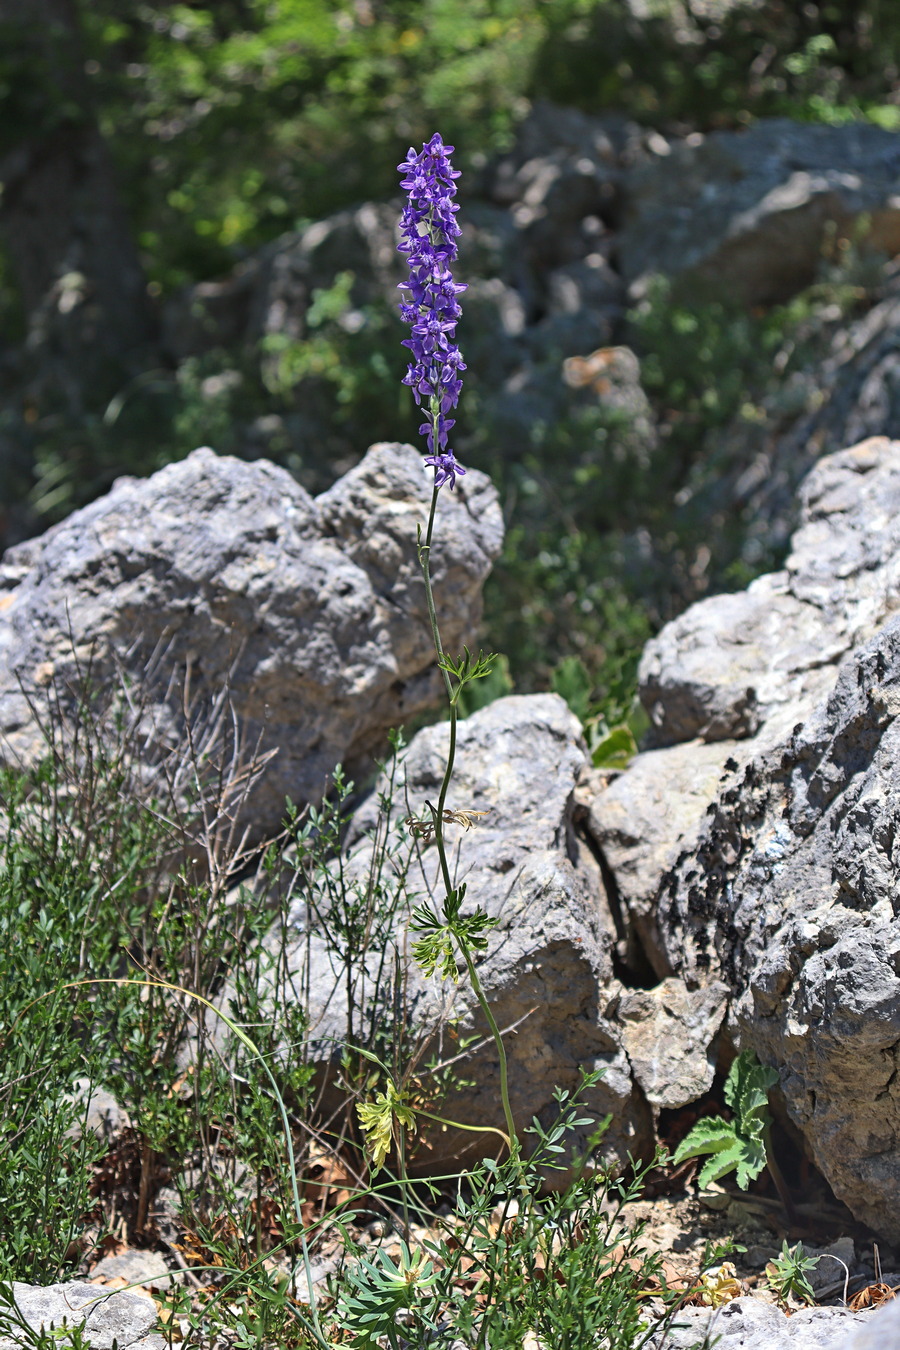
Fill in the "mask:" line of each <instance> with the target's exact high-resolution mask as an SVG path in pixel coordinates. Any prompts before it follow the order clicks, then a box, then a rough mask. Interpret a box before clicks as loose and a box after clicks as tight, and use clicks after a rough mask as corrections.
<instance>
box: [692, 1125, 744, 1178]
mask: <svg viewBox="0 0 900 1350" xmlns="http://www.w3.org/2000/svg"><path fill="white" fill-rule="evenodd" d="M741 1151H742V1144H741V1140H740V1139H737V1138H735V1136H734V1135H732V1137H731V1147H730V1148H726V1149H723V1150H722V1151H721V1152H718V1153H714V1154H713V1155H712V1157H711V1158H709V1159H708V1161H707V1162H705V1163H704V1164H703V1167H702V1168H701V1171H700V1175H699V1177H698V1178H697V1180H698V1181H699V1183H700V1185H701V1186H709V1185H711V1184H712V1182H714V1181H718V1180H719V1178H720V1177H727V1176H728V1173H729V1172H733V1171H734V1169H735V1168H736V1167H738V1166H740V1160H741Z"/></svg>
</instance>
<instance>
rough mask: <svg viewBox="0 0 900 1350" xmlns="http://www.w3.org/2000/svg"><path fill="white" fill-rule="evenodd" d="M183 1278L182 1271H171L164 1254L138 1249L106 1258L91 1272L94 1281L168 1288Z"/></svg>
mask: <svg viewBox="0 0 900 1350" xmlns="http://www.w3.org/2000/svg"><path fill="white" fill-rule="evenodd" d="M180 1278H181V1272H180V1271H173V1270H171V1269H170V1267H169V1264H168V1262H167V1261H166V1258H165V1257H164V1256H163V1254H162V1252H145V1251H138V1250H137V1249H136V1248H135V1249H132V1250H130V1251H127V1252H120V1253H119V1255H118V1256H104V1258H103V1260H102V1261H98V1262H97V1264H96V1265H95V1266H94V1267H93V1268H92V1270H91V1279H92V1280H103V1281H106V1282H107V1283H109V1282H111V1281H113V1280H124V1281H125V1282H126V1284H142V1285H151V1286H153V1287H154V1288H156V1287H160V1288H163V1289H165V1288H167V1287H168V1285H169V1284H170V1283H171V1281H172V1280H179V1279H180Z"/></svg>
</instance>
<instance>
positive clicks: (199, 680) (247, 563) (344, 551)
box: [0, 444, 502, 832]
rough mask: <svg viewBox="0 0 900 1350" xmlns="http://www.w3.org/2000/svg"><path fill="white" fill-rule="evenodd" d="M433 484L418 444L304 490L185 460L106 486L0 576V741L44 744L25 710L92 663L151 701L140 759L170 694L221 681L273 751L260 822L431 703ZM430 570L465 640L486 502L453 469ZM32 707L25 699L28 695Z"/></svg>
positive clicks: (9, 747)
mask: <svg viewBox="0 0 900 1350" xmlns="http://www.w3.org/2000/svg"><path fill="white" fill-rule="evenodd" d="M430 497H431V489H430V482H429V475H428V473H427V471H426V470H425V469H424V468H423V466H422V458H421V455H420V454H419V453H417V452H416V451H414V450H413V449H412V447H410V446H400V445H390V444H382V445H378V446H375V447H373V448H372V449H371V450H370V451H369V453H368V454H367V455H366V457H365V459H364V460H363V461H362V462H361V463H360V464H359V465H358V466H357V467H356V468H355V469H354V470H353V471H352V472H351V473H350V474H348V475H347V476H346V477H344V478H343V479H340V480H338V482H337V483H335V485H334V486H333V487H332V488H331V489H329V491H327V492H325V493H323V494H322V496H321V497H319V498H317V499H313V498H312V497H310V496H309V495H308V494H307V493H306V492H305V491H304V490H303V489H302V488H301V487H300V486H299V484H298V483H297V482H296V481H295V480H294V479H293V478H292V477H291V475H290V474H288V473H287V472H286V471H284V470H283V469H278V468H276V467H275V466H274V465H272V464H268V463H266V462H256V463H252V464H247V463H244V462H241V461H239V460H236V459H230V458H227V457H219V456H217V455H215V454H214V453H213V452H212V451H211V450H208V449H203V450H198V451H195V452H194V453H193V454H192V455H190V456H189V457H188V458H187V459H186V460H184V461H182V462H181V463H178V464H172V465H170V466H169V467H168V468H165V469H163V470H161V471H160V472H159V473H157V474H155V475H154V476H153V477H152V478H150V479H147V480H135V479H125V480H121V481H120V482H119V483H117V484H116V486H115V487H114V488H113V490H112V491H111V492H110V493H109V495H108V496H106V497H103V498H101V499H100V500H99V501H97V502H94V503H93V504H92V505H91V506H88V507H86V508H85V509H84V510H82V511H78V512H76V513H75V514H74V515H73V516H71V517H70V518H69V519H68V520H66V521H64V522H63V523H62V524H61V525H57V526H55V527H54V528H53V529H51V530H49V531H48V532H47V533H46V534H45V535H43V536H42V537H41V538H39V539H34V540H31V541H29V542H28V543H26V544H22V545H20V546H18V547H17V548H15V549H12V550H10V551H9V552H8V553H7V555H6V557H5V559H4V562H3V565H2V569H0V738H2V739H0V744H2V746H3V749H2V754H3V755H4V757H5V759H6V762H9V760H10V758H17V759H20V760H24V761H25V762H28V761H29V760H31V759H33V758H34V757H35V756H37V755H39V754H40V753H41V752H42V748H43V745H42V738H41V735H40V732H39V729H38V725H37V720H36V716H35V710H37V711H38V712H39V710H40V709H41V708H42V707H43V706H44V705H45V703H46V701H47V698H48V694H49V693H50V692H51V691H55V693H54V696H55V695H58V696H59V697H60V698H61V699H62V701H63V704H64V705H65V704H66V702H67V701H68V702H69V703H71V702H72V698H73V697H74V696H72V695H70V694H69V689H70V688H71V687H72V686H75V685H77V684H78V683H79V680H80V676H81V674H82V673H83V672H84V670H85V669H86V668H87V667H88V665H89V666H90V671H91V680H92V683H93V684H94V685H95V686H96V685H98V684H99V685H106V686H111V685H115V683H116V682H117V681H118V680H120V679H121V678H122V676H123V675H124V676H125V677H127V678H128V679H130V680H131V681H132V682H133V689H132V699H133V700H139V699H140V697H141V696H143V698H144V699H145V701H146V702H147V703H148V705H149V706H148V709H147V723H148V725H149V726H151V727H152V734H151V745H150V747H149V748H148V753H149V754H151V756H152V755H158V754H160V753H164V751H165V748H166V746H168V745H177V744H178V742H179V737H180V734H181V730H182V724H183V716H182V706H183V702H184V698H185V689H187V691H188V693H187V696H188V697H189V698H191V699H192V700H194V702H195V705H196V706H198V707H204V706H207V707H208V706H209V705H210V703H211V701H212V700H213V699H214V698H215V696H216V695H217V694H218V693H220V692H221V691H222V689H223V688H225V687H227V688H228V689H229V691H230V699H231V702H232V705H233V707H234V710H235V712H236V713H237V716H238V718H239V720H240V724H241V727H242V731H243V734H244V736H245V738H246V742H247V744H249V745H255V744H256V743H257V741H258V742H259V743H260V746H261V748H262V750H263V751H266V750H269V749H272V750H276V751H277V754H276V755H275V757H274V759H273V760H272V761H271V762H270V764H269V765H268V767H267V771H266V773H265V775H264V777H263V779H262V780H261V781H260V782H259V783H258V784H257V786H256V788H255V790H254V793H253V797H252V801H251V803H250V804H249V807H248V810H249V811H251V812H252V820H253V824H254V828H255V829H256V830H257V831H259V832H265V831H271V830H276V829H277V828H278V826H279V823H280V821H281V819H282V816H283V812H284V800H285V797H286V796H290V797H291V798H293V799H294V800H295V801H297V802H304V801H312V800H316V799H318V798H319V797H320V796H321V793H322V791H323V789H324V786H325V783H326V780H327V777H328V775H329V774H330V773H331V771H332V770H333V768H334V766H335V764H336V763H337V762H338V761H341V760H342V761H344V762H345V763H351V764H352V762H353V761H354V760H359V759H360V758H361V757H364V756H365V755H367V754H368V753H369V751H370V750H371V749H373V748H374V747H375V746H377V745H378V744H379V742H380V740H381V738H382V737H383V736H384V734H385V732H386V730H387V729H388V728H389V727H391V726H394V725H399V724H401V723H402V722H404V721H407V720H408V719H409V718H411V717H414V716H416V715H418V714H419V713H420V712H422V711H424V710H425V709H426V708H428V707H430V706H432V705H433V704H434V703H435V702H436V701H437V699H438V697H439V692H440V685H439V679H438V676H437V672H436V669H435V666H434V656H433V651H432V647H431V633H430V629H429V625H428V619H427V613H426V607H425V594H424V586H423V584H422V581H421V576H420V574H419V569H418V562H417V559H416V526H417V524H422V525H424V523H425V520H426V516H427V510H428V504H429V502H430ZM439 511H440V528H439V530H438V535H437V540H436V544H435V548H434V552H433V575H434V579H435V589H436V593H437V596H438V607H439V610H440V621H441V625H442V629H443V631H444V633H445V640H446V642H447V644H448V646H450V647H451V648H452V649H455V648H457V647H459V646H461V645H462V643H463V642H466V641H468V642H470V643H471V642H472V640H473V636H474V634H475V633H476V632H477V627H478V621H479V617H480V612H481V597H480V591H481V585H482V583H483V581H484V579H485V577H486V576H487V574H488V571H489V569H490V565H491V562H492V560H493V559H494V558H495V557H496V556H497V554H498V552H499V549H500V544H501V540H502V523H501V517H500V510H499V506H498V504H497V497H496V493H495V491H494V489H493V487H492V486H491V485H490V483H489V482H488V480H487V478H485V476H484V475H483V474H479V473H478V472H477V471H474V470H472V471H470V472H469V473H468V474H467V476H466V477H465V479H463V480H461V481H460V483H459V486H458V487H457V489H456V490H455V491H454V492H450V491H447V492H444V493H443V494H442V496H441V501H440V507H439ZM30 705H31V706H30Z"/></svg>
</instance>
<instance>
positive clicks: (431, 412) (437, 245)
mask: <svg viewBox="0 0 900 1350" xmlns="http://www.w3.org/2000/svg"><path fill="white" fill-rule="evenodd" d="M452 153H453V146H452V145H444V143H443V141H442V140H441V137H440V136H439V135H438V134H435V135H434V136H432V138H431V140H430V141H428V142H427V143H426V144H424V145H423V146H422V150H421V153H419V154H416V152H415V150H414V149H410V150H409V152H408V154H407V156H406V159H405V160H404V161H403V163H402V164H400V165H399V166H398V167H399V169H400V172H401V174H402V176H403V177H402V183H401V185H402V187H403V188H404V189H405V190H406V192H407V194H408V195H407V203H406V206H405V207H404V210H403V214H402V216H401V219H400V231H401V240H400V244H399V248H400V251H401V252H402V253H405V254H406V255H407V259H408V263H409V280H408V281H406V282H405V283H403V285H402V287H401V289H402V290H404V291H407V292H408V293H409V299H404V300H403V301H402V303H401V305H400V313H401V315H402V316H403V318H404V320H405V321H406V322H407V323H408V324H409V326H410V336H409V337H408V338H407V339H406V340H405V342H404V344H403V345H404V346H405V347H408V348H409V350H410V353H411V355H412V358H413V359H412V360H411V361H410V363H409V368H408V370H407V373H406V375H405V376H404V379H403V383H404V384H406V385H408V386H409V387H410V389H412V391H413V397H414V398H415V400H416V403H417V405H418V406H419V407H420V408H421V409H422V411H423V413H424V414H425V420H424V421H423V423H422V425H421V426H420V428H419V431H420V432H421V434H422V435H423V436H425V438H426V442H427V446H428V452H429V453H428V454H427V456H426V457H425V463H426V465H428V466H429V467H430V468H432V469H433V470H434V487H433V490H432V494H431V509H430V511H429V513H428V524H427V527H426V529H425V534H424V537H423V535H422V531H421V528H420V529H419V535H418V541H417V542H418V552H419V563H420V564H421V567H422V575H423V578H424V581H425V595H426V600H427V604H428V616H429V619H430V621H431V632H432V636H433V638H434V650H435V654H436V656H437V663H438V666H439V668H440V670H441V673H442V675H443V679H444V687H445V689H446V693H447V701H448V703H449V707H450V745H449V750H448V753H447V765H446V769H445V771H444V778H443V781H442V783H441V787H440V793H439V795H438V801H437V805H436V806H435V805H433V804H432V803H428V810H429V812H430V819H426V820H425V821H421V822H414V824H413V828H416V829H417V830H418V832H419V833H420V834H421V833H424V834H426V835H427V836H429V837H430V835H432V834H433V835H434V839H435V843H436V845H437V851H438V857H439V859H440V869H441V879H442V881H443V888H444V899H443V902H442V905H441V906H440V910H439V912H438V911H437V910H435V909H434V908H432V907H431V906H430V905H421V906H418V907H417V908H416V909H415V910H414V911H413V915H412V920H411V927H412V929H413V931H414V932H416V933H418V934H420V936H419V938H418V941H417V942H416V943H415V945H414V947H413V954H414V956H415V958H416V960H417V962H418V964H419V966H420V967H421V969H422V970H423V972H424V973H425V974H426V975H432V974H434V973H435V971H437V972H438V973H439V974H440V975H441V977H442V978H445V979H447V978H449V979H452V980H454V981H455V980H457V979H459V974H460V972H459V969H458V958H461V960H462V964H463V967H464V969H465V971H466V973H467V975H468V978H469V981H470V982H471V985H472V990H473V992H474V994H475V996H476V998H477V999H478V1002H479V1004H480V1006H481V1010H482V1012H483V1014H484V1017H485V1020H486V1021H487V1024H488V1026H489V1028H490V1031H491V1035H492V1036H493V1038H494V1042H495V1044H496V1048H497V1055H498V1058H499V1064H500V1095H501V1100H502V1103H503V1113H504V1116H505V1118H506V1129H507V1133H508V1136H509V1146H510V1150H511V1151H512V1152H513V1153H517V1152H518V1141H517V1137H516V1129H515V1124H514V1122H513V1115H512V1109H511V1107H510V1101H509V1083H508V1074H507V1064H506V1051H505V1049H504V1046H503V1039H502V1037H501V1035H500V1030H499V1028H498V1026H497V1023H496V1020H495V1018H494V1015H493V1013H492V1011H491V1008H490V1006H489V1004H488V1001H487V999H486V998H485V995H484V990H483V989H482V986H481V981H480V980H479V978H478V972H477V970H476V967H475V960H474V957H475V955H476V954H477V953H478V952H481V951H484V950H485V949H486V947H487V933H488V931H489V929H490V928H492V927H493V920H491V919H490V918H488V915H487V914H486V913H485V911H484V910H483V909H476V910H475V911H474V912H470V913H467V914H463V913H462V905H463V900H464V899H465V884H464V883H463V884H461V885H459V886H456V887H455V886H454V885H453V883H452V880H451V877H450V868H449V865H448V862H447V850H446V845H445V840H444V827H445V825H447V824H450V823H453V822H457V823H463V824H464V825H468V824H469V823H470V813H467V812H459V811H453V810H451V809H449V808H448V806H447V794H448V791H449V788H450V783H451V780H452V777H453V766H454V761H455V758H456V724H457V719H458V715H459V698H460V694H461V693H462V691H463V689H464V688H465V687H466V685H468V684H470V683H471V682H472V681H473V680H477V679H480V678H481V677H482V676H484V675H487V674H489V673H490V670H491V664H492V660H493V658H492V657H490V656H487V657H485V656H484V654H483V653H479V655H478V656H477V657H473V656H472V655H471V653H470V652H469V650H468V648H464V649H463V654H462V656H460V657H459V658H458V659H456V660H454V659H453V658H452V657H451V656H450V655H448V653H447V652H445V650H444V647H443V643H442V642H441V634H440V629H439V627H438V621H437V612H436V609H435V603H434V591H433V588H432V583H431V550H432V547H433V540H434V526H435V517H436V514H437V506H438V499H439V496H440V492H441V489H442V488H448V489H449V490H451V491H452V489H453V488H454V487H455V486H456V482H457V479H459V478H461V477H463V476H464V475H465V472H466V471H465V469H464V468H463V466H462V465H461V464H460V463H459V462H458V461H457V459H456V456H455V455H454V453H453V450H452V449H451V447H450V444H449V434H450V431H451V430H452V428H453V426H454V425H455V421H454V419H453V418H452V417H451V416H450V413H452V411H453V409H454V408H455V407H456V405H457V403H458V401H459V395H460V392H461V390H462V372H463V371H464V370H465V368H466V366H465V362H464V361H463V358H462V353H461V352H460V349H459V346H458V344H457V342H456V324H457V320H458V319H459V316H460V312H461V311H460V305H459V299H458V297H459V295H460V294H461V292H462V291H464V290H465V289H466V288H465V286H464V285H462V284H461V283H460V282H458V281H454V279H453V273H452V271H451V264H452V263H453V262H454V261H455V259H456V254H457V247H456V240H457V238H458V237H459V234H460V229H459V226H458V224H457V223H456V213H457V211H458V210H459V207H458V205H457V204H456V202H455V201H454V200H453V199H454V197H455V196H456V179H457V178H458V177H459V173H458V171H457V170H456V169H454V168H453V167H452V164H451V162H450V156H451V154H452Z"/></svg>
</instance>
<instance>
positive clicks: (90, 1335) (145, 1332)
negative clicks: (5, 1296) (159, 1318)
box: [0, 1280, 166, 1350]
mask: <svg viewBox="0 0 900 1350" xmlns="http://www.w3.org/2000/svg"><path fill="white" fill-rule="evenodd" d="M12 1292H13V1298H14V1300H15V1304H16V1308H17V1309H18V1312H19V1314H20V1318H21V1320H22V1321H24V1322H25V1323H26V1324H27V1326H28V1327H29V1328H30V1329H31V1332H30V1333H29V1332H26V1331H25V1329H24V1328H23V1327H21V1326H17V1325H16V1321H17V1320H19V1319H16V1320H13V1319H12V1318H11V1317H10V1313H9V1311H8V1309H7V1307H6V1305H5V1303H4V1304H0V1350H13V1347H17V1346H27V1345H30V1344H31V1339H30V1335H31V1334H33V1333H34V1332H38V1331H40V1330H41V1328H42V1327H43V1328H44V1329H45V1330H46V1331H49V1330H50V1329H51V1326H52V1327H53V1328H54V1329H55V1330H56V1331H59V1330H60V1328H61V1327H62V1325H63V1322H66V1323H67V1324H68V1325H69V1326H70V1327H75V1326H81V1327H82V1328H83V1332H82V1334H83V1336H84V1337H85V1340H86V1341H87V1343H88V1344H89V1345H90V1346H91V1350H112V1347H113V1344H116V1345H118V1347H119V1350H125V1348H126V1347H127V1346H134V1347H139V1348H140V1350H164V1347H165V1344H166V1342H165V1341H164V1339H163V1337H162V1336H158V1335H155V1334H151V1328H152V1327H153V1326H154V1325H155V1323H156V1307H155V1305H154V1303H153V1301H152V1299H149V1298H146V1297H144V1296H143V1295H140V1294H133V1293H126V1292H122V1291H120V1290H115V1291H113V1292H112V1293H110V1292H109V1291H104V1290H103V1289H101V1288H100V1287H99V1286H98V1285H94V1284H86V1283H84V1281H82V1280H70V1281H68V1282H63V1283H60V1284H51V1285H49V1286H47V1287H45V1288H42V1287H41V1286H39V1285H33V1284H19V1283H15V1282H14V1283H13V1286H12ZM58 1343H59V1344H60V1345H62V1346H65V1345H70V1344H71V1341H70V1340H69V1339H68V1338H61V1339H60V1341H59V1342H58Z"/></svg>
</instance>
